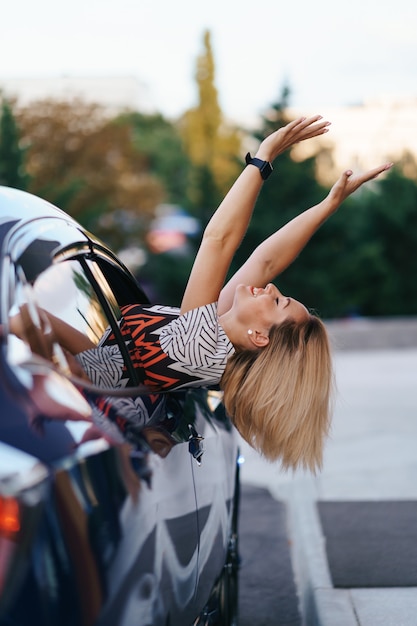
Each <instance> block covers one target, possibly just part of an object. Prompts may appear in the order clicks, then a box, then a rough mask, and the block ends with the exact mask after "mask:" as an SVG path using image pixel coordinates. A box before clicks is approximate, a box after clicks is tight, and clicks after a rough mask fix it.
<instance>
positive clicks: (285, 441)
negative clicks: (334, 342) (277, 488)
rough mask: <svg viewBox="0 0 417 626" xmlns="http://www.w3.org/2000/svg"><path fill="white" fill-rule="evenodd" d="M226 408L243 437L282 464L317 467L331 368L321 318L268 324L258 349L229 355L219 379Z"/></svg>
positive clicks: (328, 414)
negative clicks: (263, 342) (265, 341)
mask: <svg viewBox="0 0 417 626" xmlns="http://www.w3.org/2000/svg"><path fill="white" fill-rule="evenodd" d="M221 387H222V389H223V391H224V404H225V407H226V411H227V413H228V414H229V415H230V416H231V419H232V421H233V423H234V424H235V426H236V428H237V429H238V431H239V432H240V434H241V435H242V437H243V438H244V439H245V440H246V441H247V442H248V443H249V444H250V445H251V446H252V447H254V448H255V449H256V450H258V451H259V452H260V453H261V454H263V455H264V456H265V457H266V458H268V459H270V460H274V461H275V460H277V459H280V460H281V463H282V466H283V467H284V468H285V469H288V468H293V469H296V468H298V467H304V468H305V469H309V470H311V471H312V472H315V471H316V470H317V469H320V468H321V465H322V459H323V447H324V440H325V437H326V436H327V434H328V431H329V428H330V420H331V408H332V395H333V368H332V362H331V349H330V342H329V338H328V335H327V331H326V328H325V326H324V324H323V322H322V321H321V320H320V319H319V318H318V317H315V316H313V315H310V317H309V319H308V320H306V321H303V322H295V321H294V320H287V321H285V322H283V323H282V324H280V325H279V326H273V327H272V328H271V329H270V334H269V343H268V345H267V346H266V347H265V348H261V349H260V350H258V351H253V350H241V351H237V352H235V354H234V355H233V356H232V357H231V358H230V359H229V360H228V362H227V365H226V369H225V372H224V374H223V377H222V380H221Z"/></svg>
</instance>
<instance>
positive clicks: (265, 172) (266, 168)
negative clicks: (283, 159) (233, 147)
mask: <svg viewBox="0 0 417 626" xmlns="http://www.w3.org/2000/svg"><path fill="white" fill-rule="evenodd" d="M245 161H246V165H254V166H255V167H257V168H259V171H260V172H261V176H262V178H263V180H266V179H267V178H268V176H270V175H271V172H272V165H271V164H270V162H269V161H262V159H257V158H256V157H253V158H252V157H251V155H250V152H248V153H247V155H246V156H245Z"/></svg>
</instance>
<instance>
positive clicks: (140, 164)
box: [0, 32, 417, 318]
mask: <svg viewBox="0 0 417 626" xmlns="http://www.w3.org/2000/svg"><path fill="white" fill-rule="evenodd" d="M195 80H196V90H197V104H196V106H195V107H194V108H192V109H190V110H189V111H186V112H184V114H183V115H182V116H181V118H180V119H177V120H168V119H165V118H164V117H163V116H162V115H160V114H159V113H155V114H153V115H145V114H143V113H138V112H134V111H126V112H124V113H122V114H118V115H117V116H114V115H110V114H109V113H108V112H106V111H104V110H103V109H102V108H101V107H99V106H98V105H95V104H88V103H86V102H83V101H71V102H68V101H65V102H57V101H53V100H46V101H39V102H37V103H32V104H31V105H30V106H27V107H23V106H19V104H18V102H17V101H12V100H9V99H7V98H6V96H5V95H4V94H3V96H2V99H1V112H0V184H2V185H7V186H11V187H17V188H20V189H24V190H28V191H29V192H31V193H34V194H36V195H39V196H41V197H43V198H45V199H47V200H49V201H51V202H52V203H53V204H56V205H57V206H59V207H60V208H61V209H63V210H64V211H66V212H68V213H69V214H71V215H72V216H74V217H75V218H76V219H77V220H78V221H79V222H81V223H82V224H83V225H84V226H85V227H86V228H88V229H89V230H91V231H93V232H94V233H95V234H96V235H98V236H100V237H101V238H102V239H103V240H104V241H105V242H106V243H108V244H109V245H110V246H111V247H112V248H113V249H115V251H117V252H119V251H121V250H122V249H125V248H135V249H141V250H144V251H145V252H146V255H145V258H146V261H145V263H144V264H142V266H141V267H140V268H139V269H138V278H139V280H140V281H141V282H143V283H145V286H146V288H147V289H148V290H149V292H150V295H151V297H154V298H155V299H157V300H159V301H160V302H165V303H168V304H179V303H180V301H181V296H182V292H183V289H184V286H185V283H186V280H187V277H188V274H189V271H190V268H191V264H192V260H193V258H194V254H195V251H196V249H197V246H198V242H199V239H200V237H201V232H200V233H198V234H195V235H194V236H189V237H188V238H187V240H186V241H184V244H183V245H182V246H181V247H179V248H175V249H173V250H170V251H169V252H164V253H158V252H156V251H155V250H154V249H152V247H151V246H150V245H149V239H148V232H149V230H150V229H151V228H152V224H153V219H154V217H155V215H156V212H157V210H159V209H158V207H159V208H160V207H161V205H175V206H178V207H181V208H182V209H185V210H186V211H187V212H188V213H189V214H191V215H193V216H195V217H197V218H198V220H199V222H200V224H201V229H203V228H204V225H205V224H206V223H207V221H208V219H209V217H210V215H211V214H212V212H213V211H214V210H215V208H216V206H217V205H218V204H219V202H220V201H221V199H222V197H223V196H224V195H225V193H226V192H227V190H228V188H229V187H230V186H231V184H232V183H233V181H234V180H235V178H236V177H237V176H238V175H239V172H240V171H241V170H242V168H243V167H244V162H243V155H244V154H245V152H246V151H247V149H248V145H250V146H253V145H257V143H259V141H260V140H261V139H262V138H263V137H265V136H266V135H267V134H269V133H270V132H272V131H273V130H275V129H276V128H279V127H280V126H282V125H284V124H285V123H287V122H288V121H289V119H288V117H287V111H288V106H289V99H290V89H289V88H288V86H284V87H283V89H282V93H281V95H280V96H279V99H278V101H277V102H276V103H273V104H272V105H270V106H266V108H265V112H264V115H263V117H262V119H261V120H260V122H259V125H258V127H257V128H254V129H252V130H251V131H248V130H247V129H246V130H243V129H240V128H236V127H235V126H234V125H233V124H231V123H230V122H228V121H227V120H225V119H224V116H223V114H222V111H221V107H220V105H219V99H218V93H217V89H216V86H215V64H214V59H213V53H212V49H211V42H210V33H209V32H206V33H205V34H204V39H203V50H202V53H201V55H200V56H199V57H198V59H197V61H196V72H195ZM0 96H1V94H0ZM320 158H322V159H323V158H329V155H327V154H326V155H325V154H317V155H315V156H314V157H312V158H309V159H306V160H304V161H302V162H297V161H295V160H294V158H293V156H292V154H291V152H287V153H286V154H284V155H281V156H280V157H279V158H278V159H277V160H276V162H275V164H274V170H275V171H274V173H273V175H272V176H271V177H270V178H269V180H268V182H267V183H266V184H265V185H264V186H263V188H262V191H261V193H260V195H259V198H258V203H257V207H256V210H255V213H254V217H253V220H252V223H251V225H250V227H249V229H248V232H247V234H246V237H245V239H244V241H243V242H242V244H241V246H240V248H239V250H238V252H237V255H236V259H235V262H234V265H233V268H232V271H233V269H236V267H238V266H239V265H240V263H241V262H242V261H243V260H245V259H246V258H247V256H249V254H250V253H251V251H252V250H253V248H254V247H255V246H256V245H257V244H258V243H259V242H260V241H262V240H263V239H264V238H265V237H267V236H268V235H270V234H271V233H272V232H273V231H274V230H276V229H277V228H279V227H280V226H281V225H283V224H284V223H285V222H287V221H288V220H289V219H291V218H292V217H294V216H295V215H297V214H298V213H299V212H300V211H302V210H305V209H307V208H308V207H310V206H312V205H314V204H315V203H317V202H319V201H320V200H321V199H322V198H323V197H324V195H325V194H326V193H327V190H326V189H324V188H323V187H321V185H320V184H319V183H318V182H317V179H316V163H317V160H318V159H320ZM347 165H348V164H347ZM416 250H417V165H416V163H415V161H414V159H413V158H412V157H411V156H410V155H409V154H404V158H403V160H402V161H401V162H400V163H397V164H396V166H395V167H394V168H393V169H392V170H391V171H390V172H389V173H388V174H387V175H385V176H384V178H383V179H381V180H380V181H377V182H375V183H373V184H370V185H368V186H367V187H366V188H364V189H363V190H360V192H358V193H356V194H355V195H354V196H353V197H352V198H349V199H348V200H347V201H346V202H345V203H344V205H343V207H342V208H341V209H340V210H339V211H338V212H337V213H336V214H335V215H334V216H333V217H332V218H331V219H330V220H328V221H327V222H326V223H325V224H324V225H323V227H322V228H321V229H320V231H319V232H318V233H317V234H316V235H315V236H314V237H313V239H312V240H311V242H310V243H309V245H308V246H307V247H306V248H305V250H304V251H303V252H302V253H301V254H300V256H299V258H298V259H297V260H296V261H295V262H294V264H293V265H292V266H291V267H290V268H288V269H287V270H286V271H285V272H284V273H283V274H282V275H281V276H280V277H279V279H278V280H277V283H278V284H279V286H280V289H281V290H282V291H283V292H284V293H289V294H291V295H293V296H294V297H295V298H297V299H300V300H302V301H303V302H304V303H305V304H306V305H307V306H309V307H310V308H313V309H315V310H316V311H317V312H318V313H319V314H320V315H321V316H322V317H324V318H333V317H343V316H349V315H370V316H397V315H416V314H417V289H416V288H415V276H416V274H417V253H416Z"/></svg>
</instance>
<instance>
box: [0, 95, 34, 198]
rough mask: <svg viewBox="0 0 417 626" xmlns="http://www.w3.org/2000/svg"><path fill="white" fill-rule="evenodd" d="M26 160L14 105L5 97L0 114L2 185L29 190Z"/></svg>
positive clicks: (0, 177) (0, 180) (0, 175)
mask: <svg viewBox="0 0 417 626" xmlns="http://www.w3.org/2000/svg"><path fill="white" fill-rule="evenodd" d="M0 98H1V94H0ZM25 159H26V149H25V148H24V147H22V142H21V139H20V131H19V127H18V125H17V122H16V119H15V117H14V115H13V108H12V104H11V102H9V100H7V99H6V98H4V97H3V98H1V113H0V185H6V186H8V187H14V188H16V189H23V190H24V191H25V190H26V189H27V188H28V184H29V180H30V179H29V175H28V173H27V171H26V169H25Z"/></svg>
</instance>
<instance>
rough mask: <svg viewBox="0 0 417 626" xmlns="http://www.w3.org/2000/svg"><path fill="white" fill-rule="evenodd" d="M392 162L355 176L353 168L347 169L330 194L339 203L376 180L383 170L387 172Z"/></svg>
mask: <svg viewBox="0 0 417 626" xmlns="http://www.w3.org/2000/svg"><path fill="white" fill-rule="evenodd" d="M392 165H393V164H392V163H384V164H383V165H379V166H378V167H374V168H372V169H371V170H368V171H367V172H364V173H363V174H357V175H356V176H353V172H352V170H345V171H344V172H343V174H342V175H341V176H340V178H339V180H338V181H336V183H335V184H334V185H333V187H332V189H331V191H330V196H331V197H332V199H333V200H334V201H335V202H336V204H337V205H339V204H340V203H341V202H343V200H346V198H347V197H348V196H350V195H351V194H352V193H354V192H355V191H356V190H357V189H359V187H361V186H362V185H363V184H364V183H367V182H369V181H370V180H374V179H375V178H377V177H378V176H379V175H380V174H382V173H383V172H386V171H387V170H389V169H390V168H391V167H392Z"/></svg>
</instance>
